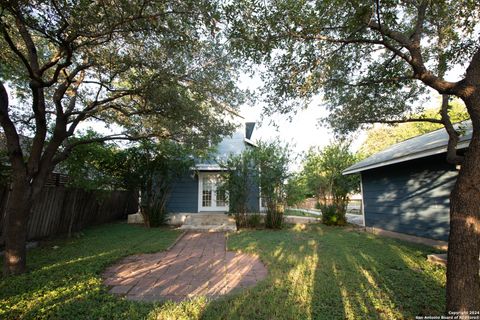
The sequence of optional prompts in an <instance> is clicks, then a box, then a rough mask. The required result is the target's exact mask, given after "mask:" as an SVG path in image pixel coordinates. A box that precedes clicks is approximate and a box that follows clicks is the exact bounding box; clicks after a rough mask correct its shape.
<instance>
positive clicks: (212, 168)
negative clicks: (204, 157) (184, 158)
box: [190, 164, 228, 171]
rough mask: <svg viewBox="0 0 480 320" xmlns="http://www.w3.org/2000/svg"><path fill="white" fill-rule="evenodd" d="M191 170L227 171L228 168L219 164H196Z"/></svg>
mask: <svg viewBox="0 0 480 320" xmlns="http://www.w3.org/2000/svg"><path fill="white" fill-rule="evenodd" d="M190 170H196V171H226V170H228V169H227V168H224V167H222V166H220V165H218V164H196V165H195V166H194V167H190Z"/></svg>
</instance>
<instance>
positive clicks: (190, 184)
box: [167, 172, 198, 213]
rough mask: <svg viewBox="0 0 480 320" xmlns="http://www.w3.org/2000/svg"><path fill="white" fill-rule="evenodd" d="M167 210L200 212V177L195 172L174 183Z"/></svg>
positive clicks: (173, 211)
mask: <svg viewBox="0 0 480 320" xmlns="http://www.w3.org/2000/svg"><path fill="white" fill-rule="evenodd" d="M167 212H172V213H175V212H183V213H191V212H198V177H197V175H194V174H193V172H190V173H189V174H187V175H185V176H183V177H181V178H180V179H178V181H176V182H174V183H173V184H172V189H171V191H170V196H169V198H168V200H167Z"/></svg>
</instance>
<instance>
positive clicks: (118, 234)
mask: <svg viewBox="0 0 480 320" xmlns="http://www.w3.org/2000/svg"><path fill="white" fill-rule="evenodd" d="M301 228H304V229H301ZM177 235H178V233H177V232H176V231H172V230H168V229H156V230H155V229H154V230H146V229H144V228H141V227H136V226H130V225H125V224H113V225H106V226H102V227H97V228H92V229H89V230H87V231H85V232H84V235H83V236H82V237H80V238H78V239H74V240H68V241H65V240H58V241H55V242H52V243H49V244H48V246H47V247H44V248H38V249H32V250H31V251H29V268H30V270H31V271H30V273H28V274H26V275H22V276H18V277H13V278H7V279H5V278H0V319H4V318H7V319H9V318H28V319H31V318H44V319H196V318H204V319H367V318H371V319H401V318H408V319H410V318H414V316H415V315H420V314H424V315H432V314H439V313H441V312H442V310H443V308H444V294H445V288H444V286H445V269H444V268H443V267H438V266H434V265H432V264H429V263H427V262H426V259H425V258H426V254H428V253H430V252H432V250H431V249H429V248H426V247H420V246H413V245H409V244H405V243H403V242H399V241H395V240H391V239H385V238H380V237H376V236H373V235H369V234H366V233H359V232H355V231H348V230H345V229H340V228H335V227H325V226H322V225H311V226H304V227H299V226H298V227H291V228H289V229H284V230H281V231H268V230H249V231H242V232H239V233H236V234H231V235H229V240H228V247H229V249H230V250H241V251H243V252H249V253H254V254H258V255H259V256H260V258H261V259H262V260H263V261H264V263H265V264H266V265H267V267H268V269H269V275H268V276H267V278H266V279H265V280H264V281H262V282H261V283H260V284H259V285H257V286H256V287H255V288H252V289H249V290H246V291H244V292H241V293H238V294H236V295H232V296H227V297H225V298H223V299H220V300H217V301H213V302H210V303H207V301H206V300H205V299H202V298H199V299H196V300H193V301H189V302H183V303H180V304H176V303H172V302H168V303H166V304H147V303H137V302H130V301H125V300H122V299H120V298H116V297H114V296H111V295H109V294H108V293H107V292H106V290H107V289H106V288H105V287H103V286H102V285H101V280H100V277H99V274H100V273H101V271H102V270H103V269H104V268H105V267H106V266H107V265H109V264H111V263H113V262H114V261H115V260H117V259H118V258H119V257H121V256H124V255H128V254H131V253H136V252H151V251H156V250H162V249H165V248H166V247H168V245H169V244H171V243H172V242H173V240H174V239H175V238H176V236H177ZM53 245H58V246H59V248H58V249H57V250H52V249H51V247H52V246H53Z"/></svg>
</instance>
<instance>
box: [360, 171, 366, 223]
mask: <svg viewBox="0 0 480 320" xmlns="http://www.w3.org/2000/svg"><path fill="white" fill-rule="evenodd" d="M360 193H361V194H362V203H361V206H362V208H361V211H362V218H363V226H364V227H365V226H366V223H365V201H364V200H363V198H364V196H363V180H362V174H360Z"/></svg>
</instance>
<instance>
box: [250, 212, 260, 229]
mask: <svg viewBox="0 0 480 320" xmlns="http://www.w3.org/2000/svg"><path fill="white" fill-rule="evenodd" d="M261 224H262V217H261V216H260V215H259V214H258V213H253V214H249V215H248V217H247V225H248V227H250V228H255V229H256V228H259V227H260V225H261Z"/></svg>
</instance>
